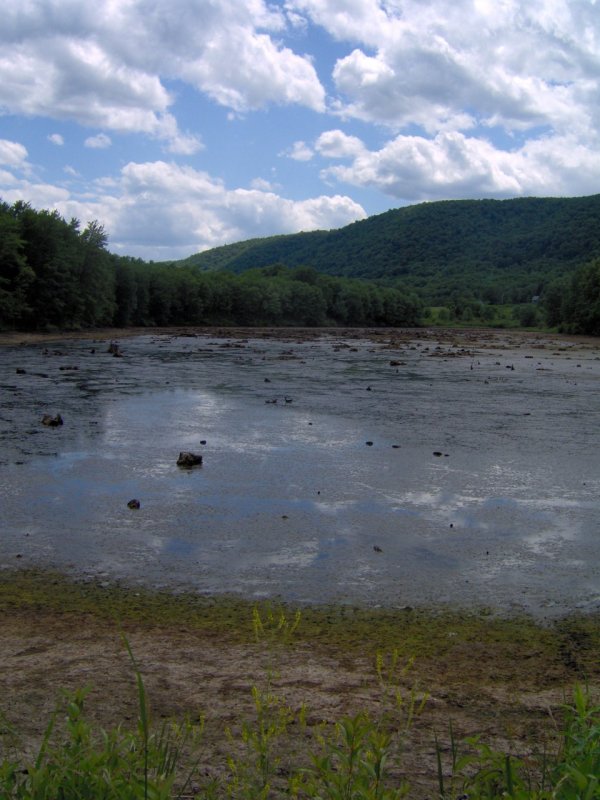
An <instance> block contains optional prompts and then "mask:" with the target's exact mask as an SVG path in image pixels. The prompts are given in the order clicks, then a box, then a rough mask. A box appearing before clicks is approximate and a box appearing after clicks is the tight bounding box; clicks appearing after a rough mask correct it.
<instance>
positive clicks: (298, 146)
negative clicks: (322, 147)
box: [284, 141, 314, 161]
mask: <svg viewBox="0 0 600 800" xmlns="http://www.w3.org/2000/svg"><path fill="white" fill-rule="evenodd" d="M284 155H287V156H288V157H289V158H292V159H293V160H294V161H310V160H311V159H312V158H313V156H314V152H313V150H312V148H311V147H309V145H307V144H306V142H302V141H298V142H294V143H293V145H292V146H291V148H290V149H289V150H288V151H287V153H284Z"/></svg>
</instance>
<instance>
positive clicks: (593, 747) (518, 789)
mask: <svg viewBox="0 0 600 800" xmlns="http://www.w3.org/2000/svg"><path fill="white" fill-rule="evenodd" d="M564 712H565V720H564V726H563V735H562V741H561V742H560V743H559V745H558V747H557V748H556V749H555V751H554V752H553V753H548V751H547V750H546V748H544V749H543V751H542V752H541V753H538V754H534V755H531V756H528V757H515V756H512V755H509V754H507V753H504V752H502V751H499V750H495V749H493V748H492V747H490V746H489V745H487V744H485V743H483V742H482V741H481V739H480V737H478V736H477V737H471V738H467V739H466V740H464V742H463V746H465V747H466V749H467V752H465V754H463V755H460V754H459V747H460V745H459V744H458V743H457V742H456V740H455V737H454V732H453V730H452V726H450V755H451V764H450V777H449V779H448V780H445V778H444V770H443V763H442V750H441V747H440V745H439V742H438V743H437V748H436V749H437V764H438V788H439V796H440V798H444V799H447V800H450V799H451V798H457V797H468V798H469V800H484V798H490V800H491V798H500V797H508V798H513V800H597V799H598V798H600V706H599V705H594V704H593V703H592V699H591V696H590V694H589V692H588V691H587V690H586V689H584V688H583V687H581V686H576V687H575V689H574V691H573V702H572V704H570V705H567V706H565V708H564Z"/></svg>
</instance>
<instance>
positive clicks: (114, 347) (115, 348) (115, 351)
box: [106, 342, 123, 358]
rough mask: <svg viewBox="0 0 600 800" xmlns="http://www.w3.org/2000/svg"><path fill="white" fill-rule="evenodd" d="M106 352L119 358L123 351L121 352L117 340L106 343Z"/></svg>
mask: <svg viewBox="0 0 600 800" xmlns="http://www.w3.org/2000/svg"><path fill="white" fill-rule="evenodd" d="M106 352H107V353H111V354H112V355H113V356H114V357H115V358H121V357H122V356H123V353H122V352H121V348H120V347H119V345H118V343H117V342H111V343H110V344H109V345H108V350H107V351H106Z"/></svg>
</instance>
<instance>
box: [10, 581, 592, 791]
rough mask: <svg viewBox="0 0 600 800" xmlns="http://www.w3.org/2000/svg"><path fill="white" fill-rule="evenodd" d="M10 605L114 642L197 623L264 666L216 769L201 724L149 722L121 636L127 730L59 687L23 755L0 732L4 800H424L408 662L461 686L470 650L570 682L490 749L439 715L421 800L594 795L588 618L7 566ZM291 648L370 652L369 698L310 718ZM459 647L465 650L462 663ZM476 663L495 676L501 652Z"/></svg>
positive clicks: (414, 684) (423, 682) (472, 657)
mask: <svg viewBox="0 0 600 800" xmlns="http://www.w3.org/2000/svg"><path fill="white" fill-rule="evenodd" d="M17 610H20V611H27V610H28V611H27V613H29V614H31V613H33V612H35V611H36V610H37V611H38V613H48V611H49V610H52V611H53V612H54V613H56V614H60V615H62V616H65V615H66V617H67V619H68V620H69V619H70V620H71V622H70V623H68V624H70V625H72V624H73V620H74V619H80V620H87V624H88V625H89V624H91V622H92V619H93V618H105V619H113V620H119V626H120V627H121V629H122V630H126V631H127V632H128V633H127V636H130V635H131V632H132V631H133V630H134V628H137V627H139V626H140V625H142V626H146V627H154V628H156V629H157V630H161V629H165V627H166V628H173V627H177V628H179V629H184V630H187V631H189V632H191V631H192V630H193V629H194V628H196V629H198V630H200V631H202V638H204V637H206V636H207V635H211V636H212V637H213V639H214V638H215V637H217V638H219V639H222V640H223V643H224V652H231V651H232V650H233V649H234V648H235V642H238V641H239V642H241V641H250V640H254V641H255V647H256V648H257V649H258V650H260V651H262V652H263V654H264V656H265V657H264V668H263V670H262V672H261V673H260V674H259V675H258V676H256V675H254V676H253V677H252V678H251V679H250V680H249V681H248V693H249V695H250V696H251V702H250V704H249V705H248V706H247V707H246V708H245V710H244V711H243V712H239V714H238V715H237V718H236V719H234V720H230V721H229V722H228V723H227V726H226V730H225V740H226V744H225V751H224V757H223V758H222V759H221V760H220V761H219V763H216V762H215V756H214V754H212V752H211V754H210V755H208V752H209V746H210V745H211V742H210V738H211V737H212V736H214V735H215V733H214V730H213V731H212V732H210V731H209V730H208V728H206V727H205V722H204V720H203V719H202V718H201V717H198V716H197V715H196V716H190V717H188V718H187V719H183V718H178V719H177V720H173V721H171V720H168V719H163V720H162V722H161V721H158V722H156V723H155V722H153V719H152V715H151V701H152V697H151V696H150V697H147V695H146V685H145V681H144V679H143V678H142V674H141V669H140V667H139V665H138V664H137V663H136V660H135V657H134V656H135V654H134V653H132V652H131V648H130V647H129V643H128V641H127V639H126V638H125V637H123V648H122V652H123V655H124V658H125V659H127V658H128V657H129V659H130V663H131V686H132V690H133V689H134V687H135V686H137V699H138V702H137V705H138V712H137V724H134V725H133V726H132V725H131V724H130V725H129V726H128V727H127V728H125V727H123V726H117V725H114V726H101V725H98V724H97V723H96V722H94V721H93V720H92V719H90V718H89V717H88V716H87V714H86V702H87V690H86V689H76V690H73V691H71V692H70V693H69V694H67V695H66V696H65V697H64V699H62V700H61V701H60V702H59V704H58V705H57V707H56V709H55V712H54V714H52V715H51V717H50V720H49V723H48V726H47V728H46V734H45V735H44V736H42V737H41V743H39V744H38V747H37V752H35V753H34V754H33V755H28V754H27V752H25V751H24V750H23V749H22V748H20V747H19V742H18V735H17V734H18V721H13V722H14V725H13V726H12V728H13V729H11V726H9V725H8V724H5V725H4V727H3V728H2V735H0V748H1V749H0V797H2V798H3V800H4V798H6V800H51V799H52V800H57V799H58V798H61V799H62V800H71V798H84V797H85V798H88V797H89V798H107V799H108V798H111V799H113V798H114V800H117V798H119V800H120V798H126V799H127V800H129V799H131V800H134V799H135V800H137V799H138V798H165V800H166V798H170V797H182V798H191V797H196V798H204V799H205V800H211V798H221V797H223V798H225V797H228V798H240V799H241V798H270V797H272V798H277V797H297V798H330V799H331V800H335V799H336V798H364V799H365V800H368V799H369V798H374V799H375V798H398V797H403V796H407V797H414V796H424V795H423V792H422V791H421V792H419V793H417V794H415V793H414V787H413V784H412V780H411V777H410V776H411V770H410V769H409V765H408V763H407V752H408V750H409V748H410V746H411V743H412V740H413V738H414V737H418V736H419V732H420V729H421V726H422V724H423V718H424V716H425V714H426V712H427V709H428V706H429V704H430V703H435V699H434V698H432V699H431V700H430V699H429V697H428V694H427V691H426V690H427V689H428V688H430V687H429V686H428V680H427V675H428V673H427V669H426V667H425V669H423V667H422V665H423V664H425V665H426V664H427V662H428V661H429V662H433V661H438V662H439V661H440V660H441V661H446V667H447V669H446V668H445V669H444V674H445V675H446V680H447V681H449V682H452V680H453V678H452V675H451V670H452V665H453V663H455V662H459V663H458V664H457V669H458V670H459V672H460V673H461V678H460V679H461V680H462V682H468V681H469V679H470V676H469V674H468V672H469V667H468V664H469V663H470V664H471V670H473V671H477V670H478V669H480V668H481V662H482V660H483V662H484V663H485V660H486V659H485V658H483V659H482V656H483V653H484V650H483V649H482V648H490V651H491V652H494V648H501V649H506V650H507V651H508V653H509V655H510V659H509V663H508V664H507V665H506V666H508V667H509V668H511V669H513V670H514V671H515V672H518V671H519V670H521V671H522V670H523V668H524V664H526V663H528V662H530V661H533V662H537V661H539V668H538V669H539V672H538V669H536V670H534V673H535V677H532V680H539V682H540V683H541V684H544V683H547V682H548V681H549V680H550V681H551V680H552V669H553V668H554V667H555V666H556V665H562V666H561V667H560V669H561V671H560V676H559V677H560V682H561V683H562V681H563V680H564V679H565V678H566V677H568V676H571V678H572V682H571V686H572V687H573V688H572V691H571V692H570V695H571V696H570V698H566V699H565V700H566V701H565V704H564V706H563V707H562V708H561V709H557V710H555V712H554V714H553V715H552V716H550V715H548V716H547V718H546V721H545V723H542V726H543V730H541V731H540V730H539V729H538V730H536V731H533V730H532V731H530V734H531V735H530V739H529V741H528V742H527V741H525V742H524V741H523V740H522V739H521V740H520V741H519V742H514V743H513V742H511V741H508V742H506V743H503V744H498V742H497V741H490V740H489V735H488V737H486V738H484V737H474V736H469V737H468V738H466V739H465V738H462V737H459V736H458V735H456V734H455V732H454V725H453V720H452V718H451V717H447V718H445V719H441V720H440V719H439V718H438V725H437V726H436V742H437V744H436V745H435V746H434V748H433V750H434V752H433V753H432V759H430V762H431V763H430V773H431V774H430V775H429V776H428V781H427V782H428V785H429V786H430V789H429V791H428V793H427V794H426V795H425V796H428V797H432V796H439V797H441V798H458V797H469V798H493V797H512V798H539V800H546V798H548V800H550V798H565V800H567V799H570V798H597V797H599V796H600V788H599V784H598V778H599V775H600V708H599V707H598V705H597V704H595V702H594V699H593V691H592V690H591V689H587V688H584V685H583V681H584V680H585V678H586V677H587V678H588V679H589V684H590V685H593V684H596V685H597V681H598V677H599V668H600V663H599V660H598V652H599V649H598V647H599V644H600V625H599V624H598V620H597V619H594V618H593V617H578V618H572V619H570V620H559V621H557V622H556V623H554V624H553V625H549V626H546V627H542V626H539V625H536V624H534V623H533V622H532V621H531V620H529V619H512V620H506V619H500V618H496V617H494V616H492V615H489V614H487V613H485V612H479V613H470V614H465V613H461V612H458V611H452V612H451V611H447V612H443V611H439V612H433V611H430V612H428V611H417V610H412V609H405V610H403V611H395V612H392V611H368V610H361V609H351V608H346V609H343V608H332V609H315V608H312V609H310V608H307V609H304V610H303V612H302V614H301V615H300V614H299V613H297V612H294V611H293V610H288V609H285V608H282V607H281V608H280V607H276V608H273V607H271V606H270V605H269V604H266V603H263V604H260V605H258V606H253V605H250V604H248V603H244V602H242V601H238V600H235V599H224V600H223V601H218V602H216V603H215V601H214V600H210V599H207V598H197V597H193V596H180V597H173V596H170V595H166V594H165V595H160V594H153V593H149V592H148V593H146V592H143V591H137V590H136V591H135V592H133V591H128V590H125V589H118V588H111V589H107V588H102V587H100V586H97V585H95V584H78V583H72V582H69V581H66V580H64V579H63V578H61V577H60V576H53V575H48V574H36V573H12V574H6V573H5V574H4V575H3V576H2V579H1V580H0V614H7V613H8V614H14V613H16V612H17ZM75 615H77V616H75ZM303 644H305V645H306V644H308V645H309V647H310V650H311V652H313V653H314V652H315V649H316V648H321V647H322V648H325V649H326V651H327V652H329V653H330V654H334V653H337V654H338V655H343V658H345V659H346V660H348V661H351V660H354V659H357V658H360V657H361V656H362V657H364V655H365V653H370V654H371V656H372V663H373V669H372V671H371V678H370V682H371V683H372V684H373V683H374V684H376V686H377V687H378V688H377V693H378V696H379V700H378V701H377V702H376V703H374V704H373V703H372V704H370V705H365V706H364V707H361V703H360V701H358V703H357V704H356V705H355V707H354V709H353V710H352V711H351V712H349V713H344V712H342V713H340V714H338V715H337V716H335V717H330V718H329V719H327V720H323V721H320V722H319V720H318V719H317V720H315V718H314V714H311V707H310V699H309V702H308V703H307V705H306V706H304V705H301V706H298V704H297V703H296V702H294V701H293V700H291V699H290V697H289V695H288V694H287V692H286V690H285V685H284V684H283V683H282V681H281V680H280V678H281V675H280V672H281V669H282V664H283V663H284V658H285V655H286V654H287V653H288V652H289V650H290V649H294V648H298V647H300V648H301V647H302V645H303ZM465 647H467V648H469V650H470V652H469V654H468V656H469V657H468V660H466V661H465V660H464V659H463V660H462V661H461V658H460V653H461V648H465ZM127 651H129V656H127ZM296 652H299V651H298V650H296ZM495 652H496V654H497V656H499V650H498V649H496V650H495ZM413 656H415V657H416V660H415V658H413ZM417 664H418V665H419V666H418V667H417ZM490 668H491V669H492V670H494V671H495V672H498V670H500V671H501V670H502V668H503V667H502V663H501V659H500V658H497V659H496V660H495V662H494V663H493V664H491V665H490ZM417 676H418V678H417ZM504 677H505V679H506V680H507V681H508V686H509V687H512V691H513V692H514V691H519V689H518V688H517V687H518V685H519V684H518V683H517V682H516V681H514V680H513V679H511V678H510V676H504ZM240 678H243V676H242V675H240ZM455 679H456V678H454V680H455ZM568 682H569V681H567V683H568ZM565 685H566V684H565ZM521 688H522V687H521ZM438 691H439V690H438ZM471 691H474V692H476V691H477V688H476V686H473V687H472V689H471ZM361 693H362V692H361ZM8 699H9V698H7V697H5V698H4V700H3V702H2V703H0V706H2V705H4V704H5V703H6V701H7V700H8ZM100 702H102V698H100ZM189 711H190V714H193V713H194V711H195V710H194V709H189ZM32 713H34V714H35V713H37V712H36V709H32ZM537 724H538V725H539V722H538V723H537Z"/></svg>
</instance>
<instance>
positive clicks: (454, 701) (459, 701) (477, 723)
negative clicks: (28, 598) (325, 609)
mask: <svg viewBox="0 0 600 800" xmlns="http://www.w3.org/2000/svg"><path fill="white" fill-rule="evenodd" d="M126 634H127V637H128V640H129V642H130V644H131V647H132V649H133V651H134V653H135V655H136V658H137V660H138V663H139V667H140V669H141V672H142V674H143V676H144V679H145V684H146V688H147V691H148V695H149V698H150V704H151V709H152V715H153V719H154V720H155V721H159V722H160V720H161V719H162V718H166V717H176V718H178V719H181V718H183V717H184V716H185V714H191V715H192V717H196V718H197V717H198V716H201V715H203V716H205V719H206V731H205V734H204V736H203V740H202V741H203V745H202V747H203V754H204V756H205V757H204V759H203V763H202V766H201V768H200V778H201V777H202V776H217V775H219V774H221V773H222V772H223V770H224V768H225V767H224V765H225V758H226V755H227V753H228V752H231V745H230V744H229V743H228V742H227V739H226V737H225V736H224V729H225V728H226V727H228V726H229V727H231V728H232V730H233V732H234V734H235V733H236V732H238V731H239V720H240V719H241V718H249V719H250V718H252V698H251V688H252V686H254V685H256V686H259V687H265V686H266V681H267V675H268V674H269V673H271V674H273V675H274V676H275V677H274V679H273V681H272V685H271V689H272V690H274V691H275V692H276V693H277V694H278V695H280V696H282V697H284V698H285V700H286V702H287V703H288V704H289V705H290V706H291V707H292V709H294V710H296V711H299V710H300V707H301V706H302V705H303V704H304V705H306V707H307V709H308V724H309V729H310V728H311V727H312V726H314V725H316V724H318V723H320V722H322V721H325V722H330V723H331V722H333V721H335V720H336V719H339V718H340V717H341V716H342V715H344V714H349V713H354V712H357V711H358V710H359V709H368V710H370V711H371V712H372V713H373V715H374V716H377V714H378V713H380V712H381V711H382V709H383V708H384V705H385V704H384V701H383V700H382V693H381V690H380V687H379V684H378V680H377V676H376V671H375V669H374V659H373V658H372V657H367V656H366V655H365V656H364V657H360V656H359V657H356V656H353V657H352V658H349V657H346V656H344V655H343V654H339V655H338V656H335V655H332V654H331V653H328V652H326V651H323V650H321V649H320V648H318V647H308V646H307V645H306V644H303V645H299V646H293V645H291V646H286V647H285V648H282V649H280V650H277V651H276V652H272V651H269V649H268V648H267V649H265V648H264V647H261V646H257V645H256V644H254V643H251V644H239V643H235V642H231V641H227V640H223V639H216V638H214V637H213V636H207V635H206V634H205V633H204V634H203V633H200V632H198V631H191V630H185V629H182V630H173V629H169V630H165V629H160V628H147V627H140V628H137V629H136V628H135V627H131V626H128V628H127V629H126ZM0 642H1V645H0V697H2V706H3V710H4V712H5V714H6V717H7V718H8V720H9V721H10V722H12V723H13V724H14V725H15V727H17V728H18V730H19V733H20V735H21V736H22V737H23V740H24V742H25V743H26V745H27V749H28V750H29V752H33V751H34V750H35V748H36V746H39V743H40V741H41V737H42V734H43V730H44V728H45V725H46V724H47V721H48V719H49V717H50V714H51V712H52V710H53V708H54V707H55V705H56V702H57V699H58V698H59V697H60V691H61V689H75V688H78V687H83V686H91V687H93V688H92V691H91V693H90V695H89V697H88V711H89V714H90V716H91V717H92V718H93V719H95V720H97V721H98V722H99V723H100V724H101V725H103V726H104V727H107V728H112V727H114V726H116V725H117V724H121V723H122V724H124V725H126V726H127V725H133V724H134V723H135V720H136V715H137V698H136V690H135V683H134V674H133V671H132V667H131V664H130V663H129V660H128V657H127V653H126V651H125V648H124V645H123V643H122V640H121V638H120V633H119V630H118V628H117V626H116V625H111V624H107V623H105V622H102V621H100V620H98V619H94V618H91V617H77V616H74V615H61V614H56V613H51V612H47V611H44V610H43V609H42V610H39V611H37V612H36V613H35V614H31V613H24V612H18V613H14V612H13V613H11V614H10V615H8V614H3V615H2V616H1V617H0ZM537 655H538V654H536V653H532V654H531V656H532V657H531V662H529V660H527V661H524V662H522V663H520V664H518V665H516V664H515V663H514V659H513V657H512V654H511V652H510V650H508V651H507V650H506V649H504V650H498V651H496V652H494V651H493V650H492V651H491V650H490V649H489V648H483V647H481V646H479V645H478V643H477V642H473V643H471V644H464V643H463V644H462V645H461V646H459V647H458V648H456V649H455V650H454V651H453V653H452V657H451V658H448V657H447V656H446V657H441V658H440V659H439V660H436V659H435V658H434V659H430V660H428V661H427V662H425V663H423V664H419V663H416V664H415V665H414V666H413V668H412V669H411V671H410V672H409V673H408V674H407V675H406V676H404V677H402V678H401V680H400V685H401V688H402V689H403V693H404V696H405V697H406V698H408V696H409V692H410V688H411V687H412V686H414V685H418V686H419V687H421V688H422V689H426V690H427V692H428V693H429V699H428V701H427V703H426V706H425V709H424V711H423V713H422V714H421V715H420V716H419V717H418V718H417V720H416V721H415V723H414V725H413V729H412V731H411V733H410V736H409V737H408V739H407V743H406V747H405V751H404V754H403V756H402V759H401V764H402V767H401V773H402V775H404V776H406V777H408V778H409V780H410V782H411V784H412V786H413V787H414V792H413V793H411V796H416V797H418V796H424V797H426V796H431V792H432V791H434V789H435V781H436V777H435V776H436V761H435V734H436V733H437V735H438V737H439V738H440V740H441V741H443V742H446V743H448V742H449V734H448V725H449V721H452V725H453V727H454V731H455V734H456V735H457V736H459V737H462V736H465V735H472V734H475V733H480V734H482V737H483V739H484V740H485V741H486V742H488V743H491V744H495V745H497V746H501V747H507V748H508V749H510V751H511V752H513V753H515V754H519V755H524V754H526V753H527V752H528V751H529V749H530V748H531V746H532V745H534V746H535V745H537V746H540V747H541V743H542V741H544V740H547V739H552V738H553V736H555V733H556V730H557V725H558V724H559V721H560V706H561V704H562V703H563V702H564V700H565V693H566V695H567V697H568V693H569V690H570V687H571V686H572V685H573V681H574V679H575V678H576V675H574V674H573V672H572V671H571V670H569V669H568V668H567V667H566V666H565V665H564V664H563V665H560V664H554V665H546V670H545V671H544V665H543V664H541V663H540V661H539V659H538V658H537V657H536V656H537ZM507 679H509V680H507ZM599 683H600V682H599V681H598V676H596V677H595V681H594V680H592V685H595V687H596V689H598V687H599ZM540 687H542V688H540ZM291 730H292V732H291V739H292V741H293V742H294V743H295V744H298V746H299V747H300V748H301V747H302V742H305V741H306V739H307V738H310V734H309V733H308V732H306V731H298V730H297V729H294V727H292V729H291ZM200 778H199V779H200Z"/></svg>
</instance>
